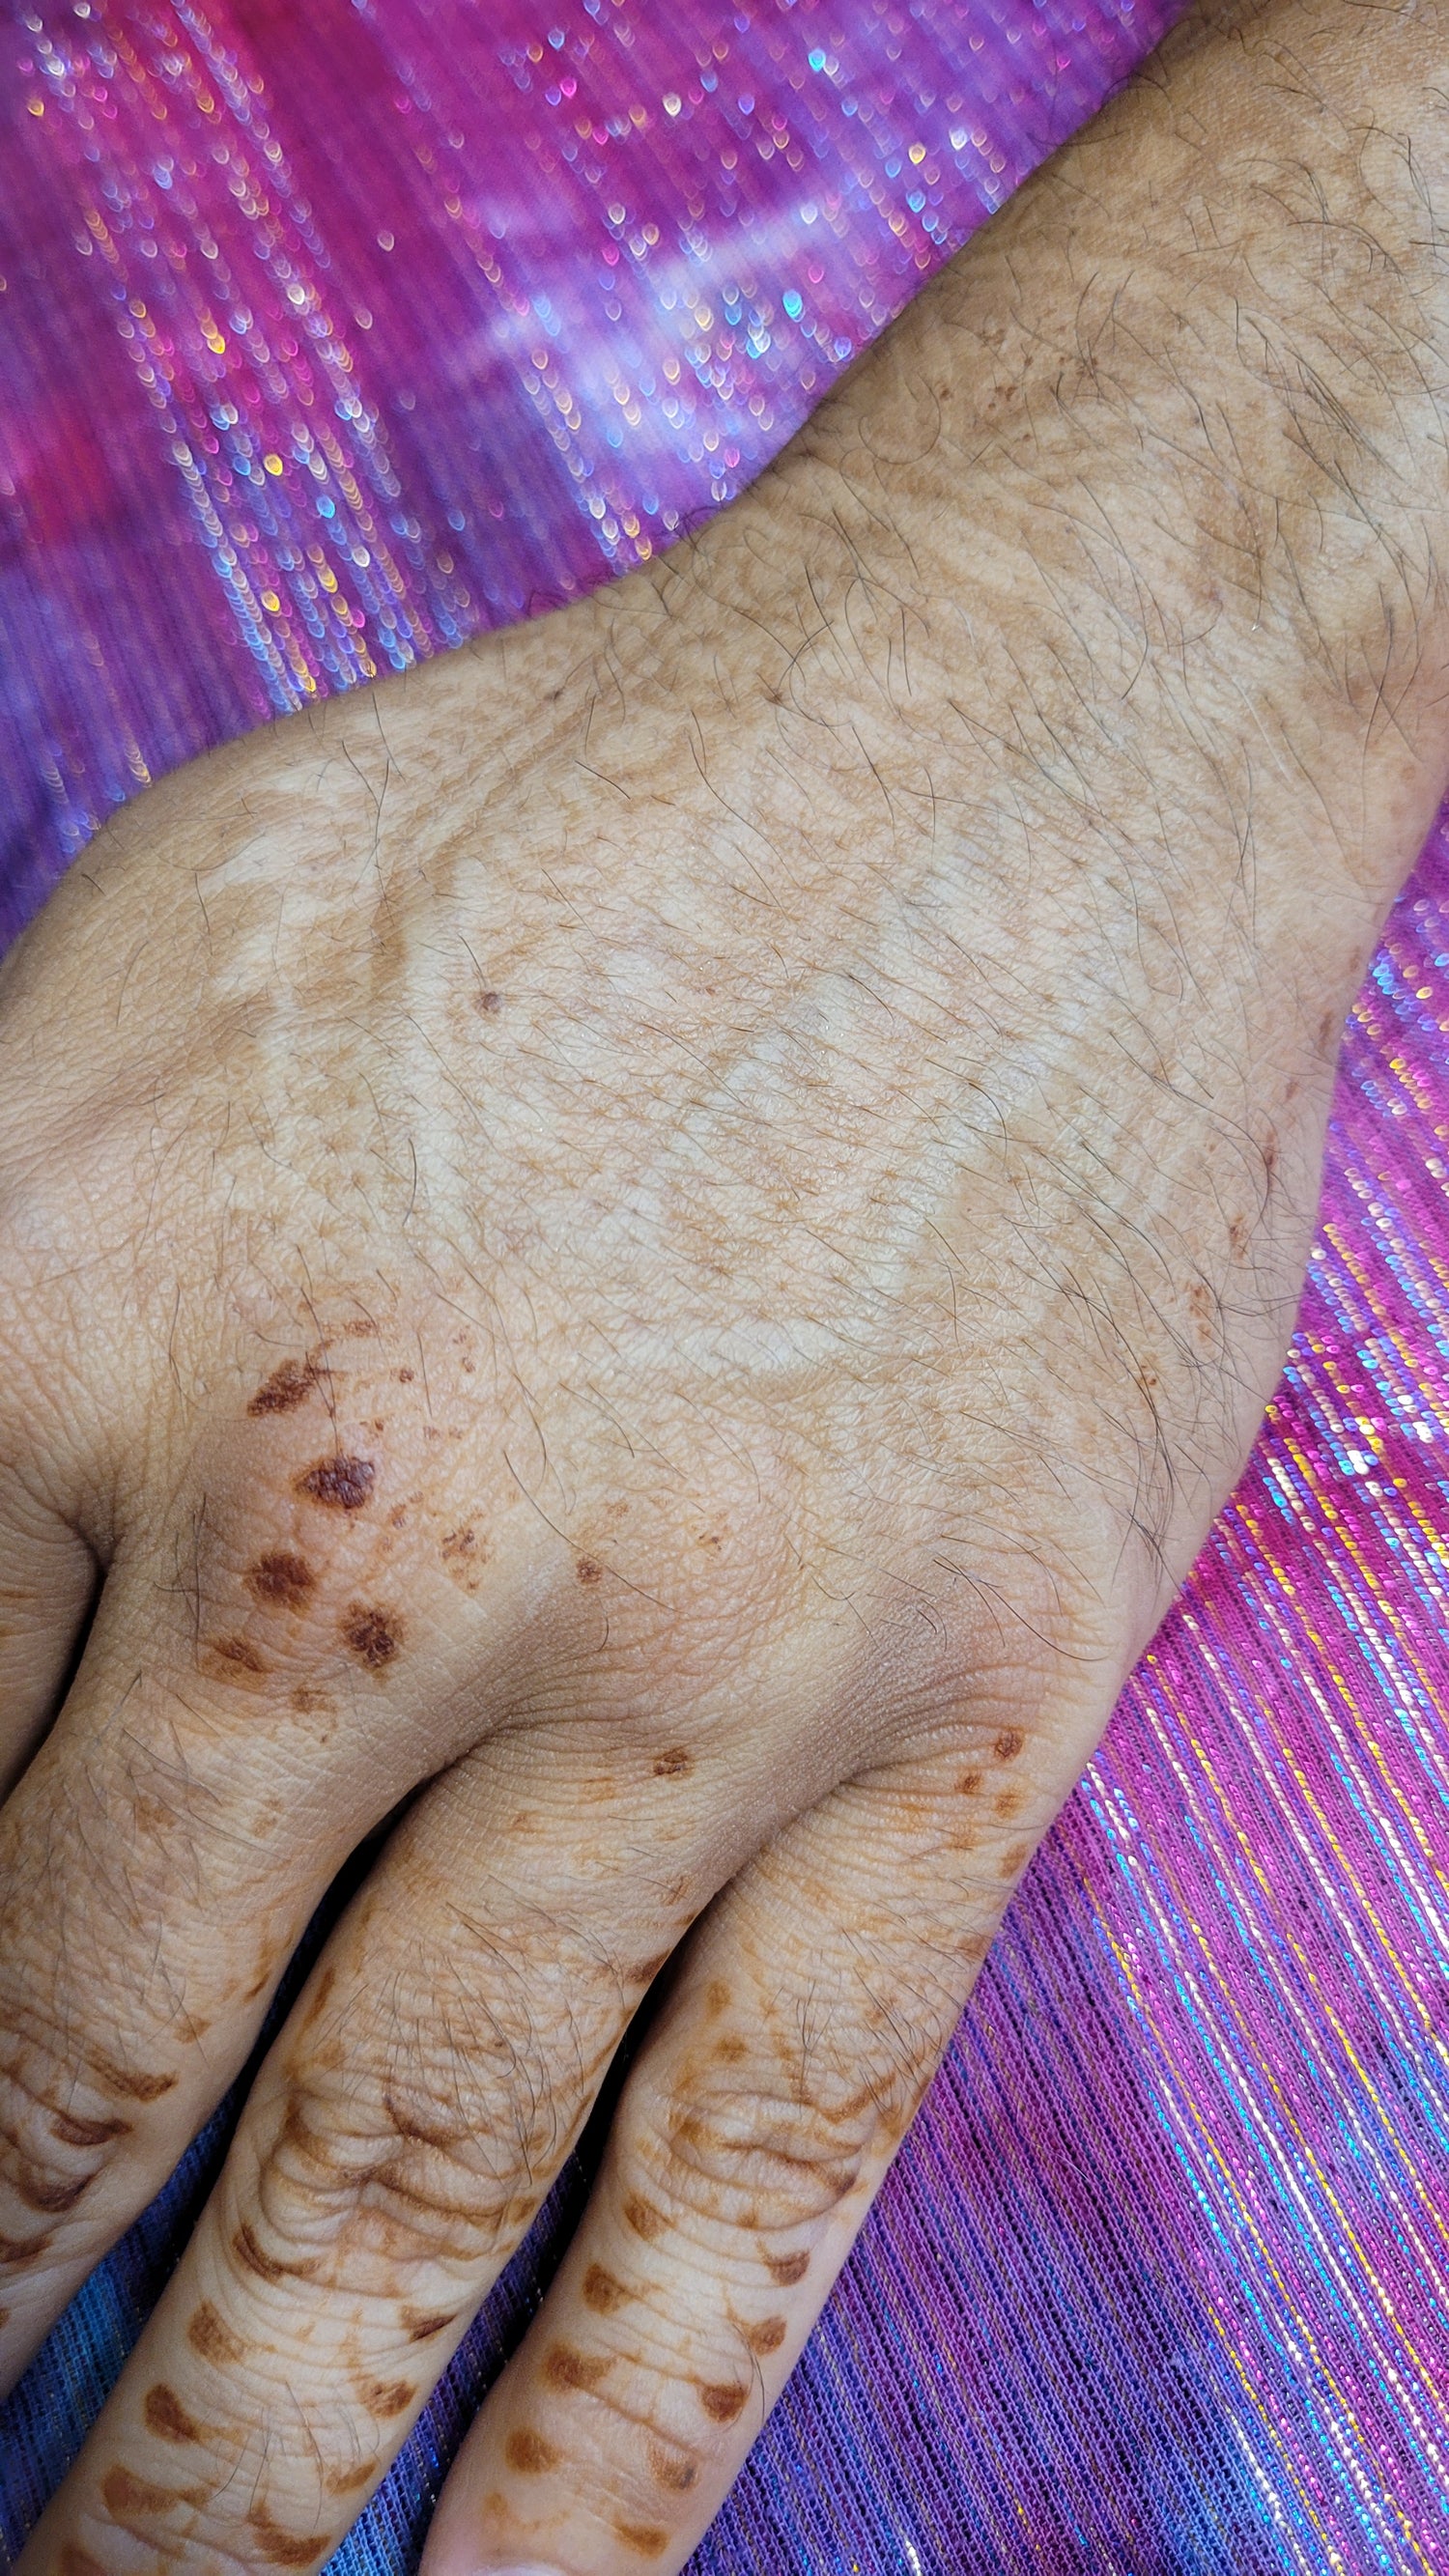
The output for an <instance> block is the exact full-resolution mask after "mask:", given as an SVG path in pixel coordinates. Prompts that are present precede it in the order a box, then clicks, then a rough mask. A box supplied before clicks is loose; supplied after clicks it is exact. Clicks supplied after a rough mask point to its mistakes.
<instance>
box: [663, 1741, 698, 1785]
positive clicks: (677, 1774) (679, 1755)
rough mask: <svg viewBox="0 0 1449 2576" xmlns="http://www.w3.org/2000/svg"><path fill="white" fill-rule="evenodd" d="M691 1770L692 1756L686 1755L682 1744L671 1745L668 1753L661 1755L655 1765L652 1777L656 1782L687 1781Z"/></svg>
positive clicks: (692, 1764)
mask: <svg viewBox="0 0 1449 2576" xmlns="http://www.w3.org/2000/svg"><path fill="white" fill-rule="evenodd" d="M693 1769H694V1757H693V1755H692V1754H690V1753H686V1751H685V1749H684V1746H683V1745H682V1744H671V1746H670V1748H669V1750H668V1752H667V1753H661V1754H660V1756H659V1759H658V1761H657V1762H656V1763H655V1765H654V1777H655V1779H656V1780H687V1779H688V1777H689V1774H690V1772H691V1771H692V1770H693Z"/></svg>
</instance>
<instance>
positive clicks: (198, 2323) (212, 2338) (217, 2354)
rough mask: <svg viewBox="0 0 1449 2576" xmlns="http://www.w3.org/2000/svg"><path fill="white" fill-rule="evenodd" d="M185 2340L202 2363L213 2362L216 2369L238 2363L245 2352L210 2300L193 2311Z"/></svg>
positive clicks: (242, 2344)
mask: <svg viewBox="0 0 1449 2576" xmlns="http://www.w3.org/2000/svg"><path fill="white" fill-rule="evenodd" d="M186 2340H187V2342H188V2343H189V2344H190V2346H191V2349H192V2351H193V2352H199V2353H200V2355H201V2358H202V2360H203V2361H211V2362H215V2363H216V2365H217V2367H218V2369H224V2368H226V2367H227V2366H228V2365H230V2364H232V2363H234V2362H238V2361H240V2360H241V2359H242V2356H243V2355H244V2353H245V2351H246V2345H245V2344H244V2343H243V2342H242V2339H241V2337H240V2335H235V2334H233V2333H232V2330H231V2328H230V2326H229V2325H226V2324H225V2323H224V2322H223V2320H222V2318H221V2317H220V2316H219V2315H218V2313H217V2311H216V2309H215V2308H214V2307H213V2306H212V2304H211V2301H210V2299H203V2300H202V2302H201V2305H200V2307H199V2308H197V2309H195V2310H194V2311H193V2314H192V2317H191V2321H190V2323H189V2324H188V2326H187V2329H186Z"/></svg>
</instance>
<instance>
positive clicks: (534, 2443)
mask: <svg viewBox="0 0 1449 2576" xmlns="http://www.w3.org/2000/svg"><path fill="white" fill-rule="evenodd" d="M503 2456H504V2458H505V2460H506V2461H507V2462H508V2465H509V2467H510V2468H511V2469H517V2470H518V2471H519V2473H520V2475H521V2476H523V2477H525V2478H537V2477H541V2476H542V2475H543V2472H544V2470H545V2469H556V2468H557V2467H558V2464H559V2461H560V2459H561V2458H562V2456H563V2455H562V2453H561V2452H559V2451H556V2450H555V2449H554V2446H553V2444H552V2442H546V2441H545V2440H544V2438H543V2435H542V2434H541V2433H535V2431H534V2429H533V2427H532V2425H531V2424H520V2425H519V2426H518V2429H517V2431H516V2432H513V2433H510V2434H509V2436H508V2439H507V2441H506V2442H505V2443H504V2445H503Z"/></svg>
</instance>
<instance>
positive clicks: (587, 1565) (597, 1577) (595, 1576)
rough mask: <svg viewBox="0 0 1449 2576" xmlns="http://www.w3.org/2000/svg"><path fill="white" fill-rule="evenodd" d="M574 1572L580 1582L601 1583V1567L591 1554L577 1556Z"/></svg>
mask: <svg viewBox="0 0 1449 2576" xmlns="http://www.w3.org/2000/svg"><path fill="white" fill-rule="evenodd" d="M574 1572H575V1574H576V1575H577V1576H578V1579H579V1581H580V1583H601V1582H602V1581H603V1577H604V1569H603V1567H602V1566H601V1565H600V1564H599V1563H598V1562H597V1561H596V1559H595V1558H593V1557H592V1556H581V1557H579V1558H578V1559H577V1560H576V1561H575V1564H574Z"/></svg>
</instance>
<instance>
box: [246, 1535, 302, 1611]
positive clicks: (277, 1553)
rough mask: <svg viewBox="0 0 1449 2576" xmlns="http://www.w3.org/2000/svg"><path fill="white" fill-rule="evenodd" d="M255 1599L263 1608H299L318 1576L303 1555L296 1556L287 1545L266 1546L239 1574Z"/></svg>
mask: <svg viewBox="0 0 1449 2576" xmlns="http://www.w3.org/2000/svg"><path fill="white" fill-rule="evenodd" d="M242 1580H243V1582H244V1583H245V1585H246V1587H247V1590H248V1592H250V1594H251V1596H252V1598H253V1600H254V1601H260V1603H261V1604H262V1607H263V1609H265V1610H300V1609H301V1608H302V1606H303V1603H304V1602H305V1601H306V1599H307V1595H308V1593H309V1592H311V1591H312V1590H313V1588H314V1586H315V1584H316V1581H317V1577H316V1575H315V1574H314V1573H313V1571H312V1568H311V1566H310V1565H309V1564H308V1563H307V1560H306V1558H305V1556H296V1555H294V1554H293V1553H292V1551H291V1549H290V1548H285V1547H278V1548H269V1549H268V1551H267V1553H266V1555H265V1556H259V1557H257V1559H256V1560H255V1562H254V1563H253V1564H251V1565H249V1566H248V1567H247V1570H246V1573H245V1574H244V1575H243V1577H242Z"/></svg>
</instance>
